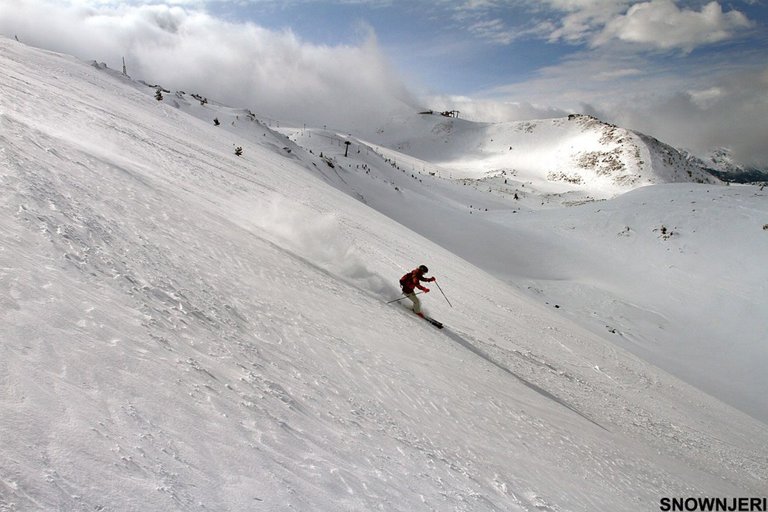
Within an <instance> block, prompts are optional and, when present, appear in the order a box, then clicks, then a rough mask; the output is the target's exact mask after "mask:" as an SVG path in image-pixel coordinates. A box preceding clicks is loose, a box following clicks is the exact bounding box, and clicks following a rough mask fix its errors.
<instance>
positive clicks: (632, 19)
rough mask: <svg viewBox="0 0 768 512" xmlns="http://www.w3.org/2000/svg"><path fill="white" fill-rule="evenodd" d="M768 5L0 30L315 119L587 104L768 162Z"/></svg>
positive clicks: (132, 7) (69, 14)
mask: <svg viewBox="0 0 768 512" xmlns="http://www.w3.org/2000/svg"><path fill="white" fill-rule="evenodd" d="M767 1H768V0H728V1H698V0H690V1H688V0H647V1H641V2H637V1H626V0H539V1H536V2H528V1H522V0H452V1H449V0H431V1H425V0H406V1H396V0H389V1H388V0H281V1H277V0H231V1H230V0H210V1H205V0H175V1H170V2H162V1H159V0H153V1H146V0H141V1H128V0H60V1H51V0H0V33H3V34H5V35H6V36H13V35H18V36H19V37H20V39H21V40H22V41H23V42H26V43H29V44H33V45H35V46H41V47H44V48H48V49H52V50H56V51H62V52H66V53H72V54H74V55H76V56H78V57H80V58H84V59H95V60H99V61H104V62H107V63H108V64H110V65H112V66H115V67H117V66H118V65H119V62H120V58H121V57H122V56H125V57H126V59H127V61H128V62H129V63H130V68H131V70H132V76H134V77H135V78H143V79H146V80H148V81H156V82H164V83H165V84H167V85H168V86H169V87H178V88H184V89H195V88H197V90H199V91H201V92H202V93H205V94H207V95H209V96H211V97H215V98H219V99H220V100H221V101H223V102H226V103H229V104H232V105H235V106H244V107H250V108H252V109H254V110H255V111H257V112H262V113H265V114H267V115H270V116H273V117H275V118H282V119H288V120H291V121H301V122H307V123H308V124H316V125H317V124H329V125H334V126H339V127H340V128H344V129H349V130H350V131H352V130H360V129H363V127H364V126H363V125H364V124H366V123H368V124H369V125H370V124H371V123H375V122H376V120H377V119H381V118H384V117H386V116H388V115H391V114H392V113H393V112H396V111H401V112H402V111H407V110H408V109H410V110H411V111H412V110H413V109H414V108H422V107H424V108H436V109H442V108H456V109H459V110H461V111H462V113H463V114H465V116H466V117H468V118H471V119H475V120H480V121H494V122H495V121H505V120H519V119H531V118H537V117H551V116H559V115H564V114H567V113H569V112H585V113H590V114H594V115H597V116H598V117H600V118H602V119H604V120H606V121H609V122H614V123H616V124H619V125H622V126H626V127H628V128H634V129H638V130H640V131H644V132H645V133H648V134H650V135H653V136H656V137H658V138H660V139H661V140H663V141H665V142H668V143H671V144H673V145H676V146H678V147H683V148H688V149H691V150H693V151H695V152H697V153H700V154H703V153H704V152H706V151H707V150H708V149H711V148H713V147H717V146H722V147H728V148H730V149H731V150H732V151H733V152H734V155H735V156H736V157H737V158H738V159H739V160H740V161H743V162H749V163H755V164H759V165H764V166H765V167H768V149H766V148H765V147H764V146H768V144H765V140H766V139H768V122H766V119H768V30H767V29H766V25H767V24H768V23H767V22H768V5H766V2H767ZM169 64H170V65H169ZM339 105H344V108H343V109H340V108H339Z"/></svg>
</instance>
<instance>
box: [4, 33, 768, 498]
mask: <svg viewBox="0 0 768 512" xmlns="http://www.w3.org/2000/svg"><path fill="white" fill-rule="evenodd" d="M0 88H2V91H3V94H2V96H0V128H1V130H0V169H1V171H2V181H0V236H2V244H1V245H0V286H2V289H3V290H4V293H3V294H2V295H0V314H1V315H2V318H0V411H2V414H0V439H2V443H0V510H3V511H6V510H8V511H11V510H121V511H131V510H137V511H138V510H142V511H143V510H329V511H330V510H377V509H378V510H392V511H397V510H402V511H417V510H483V511H485V510H499V511H534V510H535V511H542V510H549V511H565V510H568V511H594V510H612V511H625V510H626V511H640V510H649V509H655V508H656V507H657V506H658V502H659V500H660V499H661V498H662V497H671V496H705V495H715V496H755V495H760V493H762V492H764V489H765V488H766V483H767V482H768V463H767V462H766V460H768V453H767V452H766V446H768V429H766V426H765V425H764V424H761V423H758V422H756V421H754V420H752V419H751V418H749V417H748V416H746V415H743V414H741V413H739V412H738V411H736V410H734V409H732V408H730V407H728V406H727V405H725V404H723V403H722V402H719V401H717V400H714V399H712V398H710V397H709V396H707V395H705V394H702V393H701V392H699V391H698V390H696V389H694V388H692V387H690V386H688V385H686V384H684V383H683V382H681V381H679V380H677V379H675V378H673V377H671V376H669V375H668V374H666V373H665V372H663V371H661V370H658V369H657V368H655V367H653V366H651V365H649V364H647V363H644V362H643V361H641V360H640V359H638V358H637V357H634V356H632V355H630V354H629V353H627V352H625V351H624V350H622V349H620V348H614V347H613V346H612V345H611V344H609V343H606V342H605V341H604V340H603V339H601V338H600V337H598V336H596V335H594V334H592V333H590V332H588V331H587V330H585V329H582V328H581V327H579V326H578V325H576V324H575V323H573V322H571V321H570V320H568V319H566V318H563V317H562V316H560V315H558V314H556V312H555V311H554V310H553V309H552V308H549V307H546V306H545V305H542V304H538V303H537V301H532V300H530V299H528V298H526V297H525V296H522V295H521V294H519V293H518V292H517V291H516V290H515V289H514V288H513V287H511V286H509V285H507V284H506V283H504V282H502V281H500V280H498V279H496V278H495V277H492V276H491V275H489V274H488V273H486V272H484V271H482V270H481V269H479V268H478V267H476V266H474V265H472V264H470V263H468V262H467V261H466V260H464V259H462V258H460V257H457V256H456V255H455V254H453V253H452V252H450V251H449V250H446V249H445V248H443V247H441V246H439V245H437V244H435V243H434V242H432V241H430V240H429V239H427V238H425V237H423V236H420V235H418V234H416V233H415V232H413V231H412V230H410V229H408V228H406V227H404V226H403V225H402V224H399V223H397V222H394V221H393V220H391V219H390V218H388V217H386V216H384V215H381V214H380V213H377V212H376V211H375V210H373V209H372V208H370V207H368V206H367V205H366V204H364V203H363V202H362V201H358V200H354V199H352V198H350V197H349V196H348V195H346V194H344V193H341V192H340V191H339V190H337V189H336V188H334V187H332V186H329V184H333V185H334V186H335V185H336V184H337V181H338V180H341V179H347V178H348V177H350V176H356V177H359V179H358V178H355V180H356V181H354V182H352V181H350V182H349V183H351V185H350V186H352V185H354V186H356V187H359V192H360V194H361V196H362V197H363V198H366V199H370V200H371V201H373V198H376V200H377V201H381V202H384V200H385V199H386V197H380V196H379V193H380V192H383V191H384V190H387V193H391V194H392V197H401V198H403V199H401V202H400V203H394V204H395V205H397V204H401V205H408V204H411V201H408V197H409V195H410V197H411V198H415V197H418V198H420V199H423V201H421V202H422V203H425V202H428V201H430V200H431V199H430V198H434V199H433V200H434V202H435V204H437V203H438V199H437V197H438V196H437V193H438V192H440V191H441V190H442V189H439V188H438V189H434V190H433V189H432V188H431V187H430V188H427V187H426V185H427V184H429V185H431V184H432V183H431V182H429V181H428V180H426V179H425V178H426V177H424V178H416V177H414V178H411V177H405V174H406V173H404V172H403V170H398V169H396V167H392V169H393V171H395V172H397V173H399V174H400V175H401V176H404V177H403V178H401V179H403V180H404V183H407V184H408V187H407V188H404V189H403V188H401V189H400V190H395V186H392V185H391V184H387V182H386V181H385V180H384V179H383V178H381V177H373V176H370V175H368V174H366V173H364V172H361V173H357V172H356V171H357V169H354V170H352V169H350V168H349V167H347V169H346V170H344V167H345V166H343V165H342V166H339V165H334V167H330V166H329V165H328V164H327V162H326V160H325V159H323V158H320V156H319V155H316V154H310V153H304V152H303V150H302V149H301V148H300V147H298V146H295V147H293V146H291V143H290V141H287V140H286V139H285V138H284V137H282V136H281V135H279V134H276V133H274V132H272V131H270V130H269V126H267V125H268V123H267V125H265V124H264V123H260V122H258V121H256V120H248V121H247V124H246V122H245V121H244V122H243V125H242V126H244V128H242V129H243V130H244V131H243V133H233V132H231V131H227V130H223V129H221V128H222V126H221V125H220V126H214V125H213V123H212V122H207V121H203V120H200V119H198V118H195V117H192V116H189V115H188V114H186V113H185V112H183V111H182V110H181V109H180V108H175V107H174V106H173V105H169V104H168V103H167V100H166V99H164V100H163V101H157V100H155V99H154V98H153V96H152V94H149V93H147V91H146V89H147V88H146V87H144V86H137V85H136V84H135V83H133V82H130V81H129V80H127V79H123V78H120V77H117V76H115V75H114V74H113V73H109V72H107V71H106V70H104V69H98V68H97V67H94V66H91V65H88V64H86V63H82V62H78V61H76V60H74V59H71V58H68V57H64V56H59V55H55V54H51V53H47V52H44V51H40V50H34V49H30V48H27V47H24V46H22V45H20V44H18V43H15V42H13V41H8V40H6V39H0ZM171 96H173V94H171ZM166 98H167V95H166ZM179 99H181V98H179ZM180 104H181V103H180ZM192 105H193V102H190V106H192ZM200 107H204V105H200ZM233 115H234V116H235V121H237V120H238V119H237V116H238V115H240V114H237V113H233ZM246 115H247V114H246ZM220 121H221V124H222V125H223V124H224V120H222V119H220ZM228 122H229V123H230V124H229V126H230V127H231V119H228ZM246 132H252V133H251V135H254V134H255V135H256V136H254V137H249V136H247V135H248V134H247V133H246ZM237 146H241V147H243V154H242V156H239V157H238V156H235V154H234V148H235V147H237ZM286 148H287V149H286ZM340 149H344V148H340ZM288 150H291V151H290V152H289V151H288ZM363 151H367V149H365V148H363V149H361V154H363ZM324 158H330V157H329V156H328V155H324ZM341 158H342V157H341V156H340V155H333V158H332V159H331V163H333V159H335V160H336V162H339V161H341ZM363 177H366V179H368V180H369V182H364V181H363ZM420 179H423V180H424V181H423V182H422V181H420ZM366 183H367V185H366ZM435 183H437V180H435ZM450 186H451V187H456V189H450V190H452V191H453V192H451V193H453V194H454V197H456V198H457V199H456V204H459V203H460V201H461V200H462V198H464V197H474V196H462V195H460V193H459V191H461V190H462V189H461V188H459V187H461V185H455V184H451V185H450ZM446 187H448V185H446ZM446 190H449V189H448V188H446ZM390 191H391V192H390ZM467 193H468V194H476V193H479V191H467ZM448 201H450V200H448ZM500 204H501V203H500ZM410 212H411V214H414V215H415V214H416V213H418V210H411V211H410ZM448 212H449V210H447V209H446V210H443V213H446V218H443V219H440V220H441V221H444V222H448V223H451V222H453V221H454V220H458V219H461V218H464V217H468V216H470V215H472V218H473V219H474V218H476V217H477V216H478V215H479V214H480V212H479V211H477V209H475V210H474V213H473V214H470V213H469V212H468V211H463V210H461V209H460V208H455V209H454V212H453V215H448ZM433 220H435V219H433ZM433 224H434V222H433ZM498 225H500V224H498ZM422 262H425V263H428V264H429V265H430V266H431V267H432V269H433V271H434V273H435V274H436V275H437V276H438V277H439V278H440V283H441V286H442V287H443V289H444V291H445V292H446V294H448V296H449V297H450V299H451V301H452V303H453V304H454V307H453V308H451V307H449V306H448V305H447V303H445V302H444V301H443V300H442V298H441V297H440V296H438V297H434V295H435V293H434V292H433V293H432V294H430V295H429V296H428V300H427V301H426V302H427V303H428V306H429V308H430V310H431V312H432V313H433V314H434V315H435V316H437V317H440V318H442V319H444V320H445V321H446V322H447V324H448V328H447V329H445V330H443V331H438V330H436V329H434V328H433V327H432V326H431V325H429V324H426V323H425V322H422V321H420V320H418V319H416V318H414V317H413V316H412V315H411V314H410V313H408V312H407V311H404V309H403V308H399V307H396V306H392V305H387V304H385V300H386V299H390V298H392V297H396V296H397V293H398V291H397V290H396V288H395V286H394V285H393V284H392V283H395V282H396V280H397V278H398V277H399V276H400V275H401V273H402V272H403V271H405V270H408V269H409V268H410V267H411V266H413V265H416V264H418V263H422Z"/></svg>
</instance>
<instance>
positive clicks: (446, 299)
mask: <svg viewBox="0 0 768 512" xmlns="http://www.w3.org/2000/svg"><path fill="white" fill-rule="evenodd" d="M435 284H437V280H435ZM437 289H438V290H440V293H442V294H443V297H445V292H444V291H443V289H442V288H440V285H439V284H437ZM445 302H447V303H448V305H449V306H451V307H453V304H451V301H449V300H448V297H445Z"/></svg>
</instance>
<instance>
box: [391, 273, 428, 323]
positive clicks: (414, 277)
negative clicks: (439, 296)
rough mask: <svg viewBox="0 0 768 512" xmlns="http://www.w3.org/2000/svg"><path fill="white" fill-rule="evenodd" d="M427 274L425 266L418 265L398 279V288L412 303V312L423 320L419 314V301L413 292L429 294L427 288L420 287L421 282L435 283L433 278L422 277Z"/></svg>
mask: <svg viewBox="0 0 768 512" xmlns="http://www.w3.org/2000/svg"><path fill="white" fill-rule="evenodd" d="M427 272H429V269H428V268H427V266H426V265H419V267H418V268H415V269H413V270H411V271H410V272H408V273H407V274H405V275H404V276H403V277H401V278H400V287H401V288H402V289H403V295H405V296H406V297H408V298H409V299H410V300H411V302H413V312H414V313H416V314H417V315H419V316H420V317H421V318H424V313H422V312H421V301H420V300H419V298H418V297H417V296H416V293H415V290H416V288H418V289H419V290H421V291H423V292H424V293H429V288H425V287H424V286H421V282H422V281H423V282H426V283H431V282H433V281H436V279H435V278H434V277H424V274H426V273H427Z"/></svg>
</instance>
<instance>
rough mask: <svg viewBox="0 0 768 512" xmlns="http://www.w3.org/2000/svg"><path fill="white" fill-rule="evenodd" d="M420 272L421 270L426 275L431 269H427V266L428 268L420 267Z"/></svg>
mask: <svg viewBox="0 0 768 512" xmlns="http://www.w3.org/2000/svg"><path fill="white" fill-rule="evenodd" d="M419 270H421V271H422V272H423V273H425V274H426V273H427V272H429V269H428V268H427V266H426V265H419Z"/></svg>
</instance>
